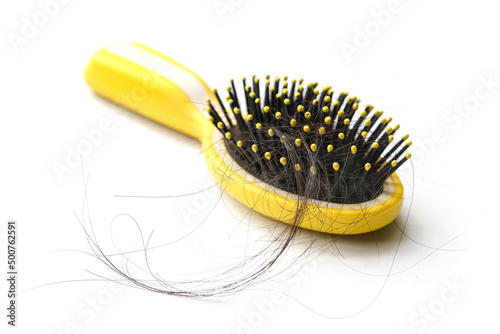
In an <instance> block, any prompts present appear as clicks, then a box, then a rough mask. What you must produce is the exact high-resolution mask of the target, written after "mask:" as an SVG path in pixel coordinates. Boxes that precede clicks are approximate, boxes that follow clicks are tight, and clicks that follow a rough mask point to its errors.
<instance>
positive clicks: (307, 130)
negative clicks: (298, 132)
mask: <svg viewBox="0 0 500 334" xmlns="http://www.w3.org/2000/svg"><path fill="white" fill-rule="evenodd" d="M303 130H304V132H309V131H311V128H310V127H309V125H306V126H304V128H303Z"/></svg>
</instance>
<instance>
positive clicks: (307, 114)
mask: <svg viewBox="0 0 500 334" xmlns="http://www.w3.org/2000/svg"><path fill="white" fill-rule="evenodd" d="M304 117H305V118H307V119H310V118H311V113H310V112H309V111H307V112H306V113H305V114H304Z"/></svg>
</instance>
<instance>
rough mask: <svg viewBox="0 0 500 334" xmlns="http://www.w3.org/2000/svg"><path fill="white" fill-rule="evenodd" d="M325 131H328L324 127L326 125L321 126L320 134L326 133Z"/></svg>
mask: <svg viewBox="0 0 500 334" xmlns="http://www.w3.org/2000/svg"><path fill="white" fill-rule="evenodd" d="M325 131H326V130H325V128H324V127H320V128H319V130H318V132H319V134H320V135H324V134H325Z"/></svg>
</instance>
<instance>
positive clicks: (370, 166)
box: [365, 163, 372, 172]
mask: <svg viewBox="0 0 500 334" xmlns="http://www.w3.org/2000/svg"><path fill="white" fill-rule="evenodd" d="M370 168H372V165H371V164H370V163H366V164H365V170H366V171H367V172H368V171H369V170H370Z"/></svg>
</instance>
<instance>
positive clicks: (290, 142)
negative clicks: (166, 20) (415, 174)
mask: <svg viewBox="0 0 500 334" xmlns="http://www.w3.org/2000/svg"><path fill="white" fill-rule="evenodd" d="M85 79H86V81H87V83H88V84H89V86H90V87H92V88H93V89H94V90H95V91H96V92H97V93H98V94H100V95H102V96H104V97H106V98H108V99H110V100H112V101H114V102H116V103H118V104H120V105H122V106H124V107H126V108H128V109H131V110H133V111H135V112H137V113H139V114H141V115H143V116H145V117H147V118H150V119H152V120H154V121H156V122H159V123H161V124H163V125H166V126H168V127H170V128H172V129H175V130H177V131H180V132H182V133H184V134H187V135H189V136H191V137H193V138H196V139H198V140H199V141H201V143H202V145H203V151H204V155H205V160H206V163H207V166H208V168H209V170H210V173H211V174H212V176H213V177H214V178H215V180H217V182H219V184H220V185H221V187H222V188H223V189H224V190H225V191H227V192H228V193H229V194H230V195H231V196H233V197H234V198H235V199H236V200H238V201H239V202H241V203H242V204H244V205H246V206H247V207H249V208H251V209H252V210H255V211H256V212H258V213H260V214H262V215H264V216H266V217H269V218H271V219H274V220H278V221H282V222H285V223H289V224H294V225H297V226H299V227H302V228H306V229H310V230H315V231H320V232H327V233H334V234H359V233H365V232H370V231H374V230H377V229H380V228H382V227H384V226H386V225H387V224H389V223H390V222H392V221H393V220H394V219H395V218H396V217H397V215H398V214H399V212H400V210H401V208H402V205H403V185H402V182H401V180H400V179H399V177H398V175H397V174H396V170H397V169H398V168H399V167H400V166H401V165H403V164H404V163H405V162H406V161H407V160H408V159H409V158H410V157H411V154H410V153H406V151H407V149H408V147H409V146H410V145H411V141H407V139H408V135H404V136H401V137H400V138H399V139H396V136H397V134H396V132H397V131H398V129H399V125H395V126H394V127H391V126H390V124H389V123H390V122H391V121H392V119H391V118H384V117H382V116H383V115H382V114H383V112H382V111H377V110H375V109H374V107H373V106H372V105H366V106H365V108H364V109H361V108H360V106H359V103H360V99H358V98H357V97H355V96H353V97H349V96H348V94H347V93H346V92H340V93H339V94H334V91H333V90H332V87H331V86H324V87H322V89H321V90H320V89H319V88H318V83H309V84H305V83H303V80H302V79H300V80H291V81H289V80H288V78H287V77H283V79H281V78H280V77H276V78H274V80H270V79H269V76H266V80H265V84H264V85H261V84H260V80H259V79H258V78H257V77H255V76H253V77H252V78H251V79H250V78H249V79H246V78H243V79H242V83H241V84H239V85H238V86H239V90H240V94H238V93H237V88H236V84H235V82H234V81H233V80H231V81H230V86H229V87H227V97H226V98H225V101H223V99H222V98H221V97H220V95H219V93H218V92H217V90H215V89H213V90H212V89H210V88H209V86H208V85H207V84H206V83H205V82H204V81H203V80H202V79H201V78H200V77H199V76H197V75H196V74H195V73H194V72H192V71H190V70H189V69H187V68H186V67H184V66H182V65H181V64H179V63H177V62H175V61H174V60H172V59H170V58H168V57H166V56H164V55H162V54H160V53H158V52H156V51H154V50H152V49H150V48H148V47H145V46H143V45H141V44H137V43H126V44H118V45H113V46H110V47H107V48H105V49H102V50H100V51H98V52H97V53H95V54H94V55H93V57H92V58H91V60H90V62H89V64H88V66H87V68H86V70H85ZM261 86H262V87H261ZM241 92H243V93H242V94H241ZM334 96H335V97H334Z"/></svg>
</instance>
